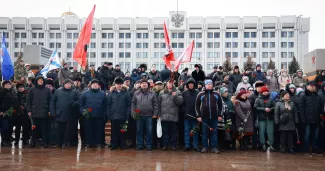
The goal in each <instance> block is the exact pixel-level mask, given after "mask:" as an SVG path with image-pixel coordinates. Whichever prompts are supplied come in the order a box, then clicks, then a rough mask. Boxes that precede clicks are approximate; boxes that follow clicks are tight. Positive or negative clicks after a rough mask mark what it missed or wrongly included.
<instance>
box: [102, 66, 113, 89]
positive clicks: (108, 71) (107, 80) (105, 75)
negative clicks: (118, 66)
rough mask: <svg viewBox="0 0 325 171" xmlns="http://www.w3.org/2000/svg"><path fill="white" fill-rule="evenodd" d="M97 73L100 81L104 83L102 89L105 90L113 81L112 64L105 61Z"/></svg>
mask: <svg viewBox="0 0 325 171" xmlns="http://www.w3.org/2000/svg"><path fill="white" fill-rule="evenodd" d="M99 73H100V77H101V81H102V82H103V83H104V88H105V89H104V90H107V88H108V86H110V85H112V83H113V81H114V74H113V64H112V63H111V62H105V63H104V65H103V67H102V68H101V69H100V71H99Z"/></svg>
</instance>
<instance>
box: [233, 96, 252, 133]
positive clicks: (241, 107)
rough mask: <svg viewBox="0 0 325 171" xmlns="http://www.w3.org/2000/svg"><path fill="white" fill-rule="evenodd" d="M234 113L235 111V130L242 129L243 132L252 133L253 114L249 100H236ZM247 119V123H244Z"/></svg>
mask: <svg viewBox="0 0 325 171" xmlns="http://www.w3.org/2000/svg"><path fill="white" fill-rule="evenodd" d="M235 111H236V128H237V130H238V128H239V127H243V126H244V125H245V127H244V132H254V129H253V123H254V122H253V113H252V107H251V104H250V102H249V100H247V99H246V100H239V99H238V100H236V102H235ZM245 119H247V122H246V123H244V120H245Z"/></svg>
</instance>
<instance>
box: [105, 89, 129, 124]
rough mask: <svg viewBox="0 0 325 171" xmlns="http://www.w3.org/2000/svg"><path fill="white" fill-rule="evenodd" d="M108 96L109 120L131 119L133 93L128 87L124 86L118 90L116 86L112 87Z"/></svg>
mask: <svg viewBox="0 0 325 171" xmlns="http://www.w3.org/2000/svg"><path fill="white" fill-rule="evenodd" d="M110 92H111V93H110V95H109V96H108V105H107V115H108V119H109V120H123V121H127V120H129V117H130V115H131V95H130V92H129V91H128V89H127V87H125V86H123V87H122V90H121V91H120V92H118V91H117V90H116V87H115V86H113V87H111V91H110Z"/></svg>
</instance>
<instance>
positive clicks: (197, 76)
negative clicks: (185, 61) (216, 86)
mask: <svg viewBox="0 0 325 171" xmlns="http://www.w3.org/2000/svg"><path fill="white" fill-rule="evenodd" d="M194 67H195V70H194V71H193V72H192V77H193V78H194V80H195V82H199V81H202V82H203V81H204V80H205V74H204V72H203V71H202V70H201V68H200V66H199V65H198V64H195V65H194Z"/></svg>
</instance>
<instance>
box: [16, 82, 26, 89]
mask: <svg viewBox="0 0 325 171" xmlns="http://www.w3.org/2000/svg"><path fill="white" fill-rule="evenodd" d="M20 87H25V85H24V84H22V83H17V84H16V89H17V90H18V89H19V88H20Z"/></svg>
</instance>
